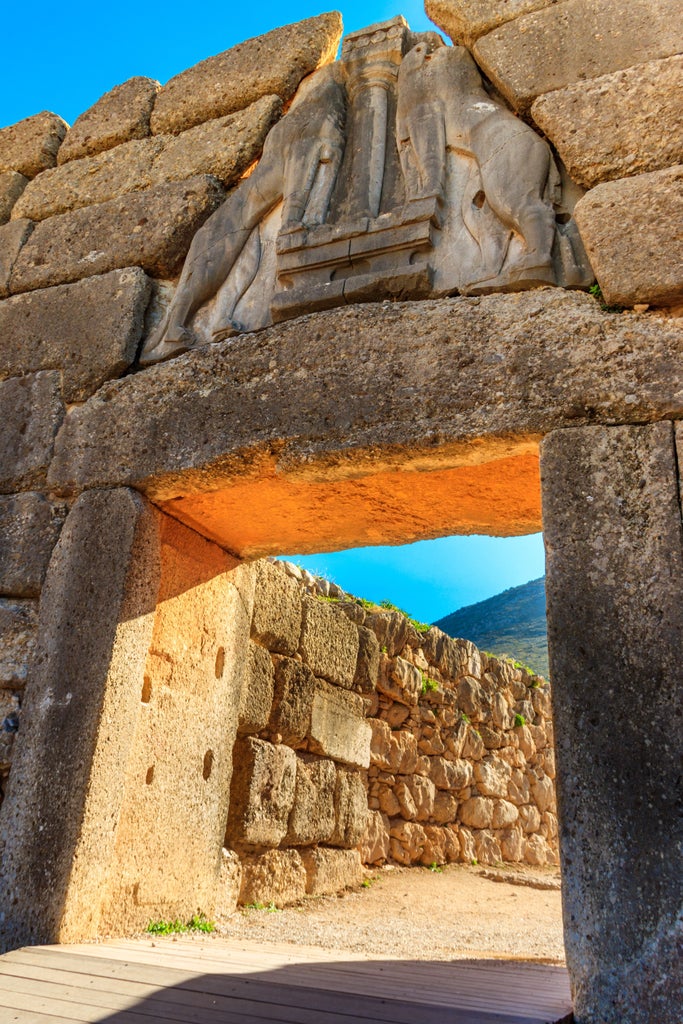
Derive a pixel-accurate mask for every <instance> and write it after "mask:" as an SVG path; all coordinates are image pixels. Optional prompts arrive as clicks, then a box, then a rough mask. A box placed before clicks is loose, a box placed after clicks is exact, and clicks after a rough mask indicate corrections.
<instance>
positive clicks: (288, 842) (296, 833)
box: [283, 757, 337, 846]
mask: <svg viewBox="0 0 683 1024" xmlns="http://www.w3.org/2000/svg"><path fill="white" fill-rule="evenodd" d="M336 783H337V772H336V769H335V767H334V764H333V762H332V761H323V760H317V759H316V760H315V761H308V762H306V761H304V760H303V759H302V758H301V757H297V758H296V787H295V791H294V803H293V805H292V811H291V814H290V816H289V824H288V827H287V834H286V836H285V839H284V843H283V845H284V846H310V845H311V844H312V843H326V842H327V841H328V840H329V839H330V837H331V835H332V832H333V831H334V826H335V813H334V791H335V786H336Z"/></svg>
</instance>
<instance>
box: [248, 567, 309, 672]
mask: <svg viewBox="0 0 683 1024" xmlns="http://www.w3.org/2000/svg"><path fill="white" fill-rule="evenodd" d="M301 614H302V612H301V589H300V588H299V586H297V584H296V582H295V581H294V580H293V579H291V578H290V577H289V576H288V575H287V573H286V572H285V571H284V569H283V568H282V567H281V566H279V565H277V564H273V563H271V562H268V561H266V560H265V559H261V560H260V561H258V562H257V563H256V593H255V596H254V617H253V619H252V623H251V635H252V637H253V638H254V639H255V640H258V642H259V643H261V644H263V646H264V647H267V648H268V650H270V651H274V652H275V653H277V654H288V655H291V654H296V653H297V651H298V650H299V638H300V636H301Z"/></svg>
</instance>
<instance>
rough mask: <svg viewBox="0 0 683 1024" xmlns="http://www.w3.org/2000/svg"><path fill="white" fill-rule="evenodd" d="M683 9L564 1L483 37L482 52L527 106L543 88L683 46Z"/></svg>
mask: <svg viewBox="0 0 683 1024" xmlns="http://www.w3.org/2000/svg"><path fill="white" fill-rule="evenodd" d="M682 14H683V4H682V2H681V0H564V2H563V3H558V4H552V5H551V6H549V7H546V8H545V9H543V10H539V11H536V12H534V13H532V14H526V15H524V16H523V17H521V18H517V20H515V21H510V22H508V23H507V24H506V25H502V26H501V27H500V28H497V29H495V30H494V31H493V32H490V33H489V34H488V35H486V36H483V37H482V38H481V39H479V40H478V41H477V43H476V44H475V46H474V55H475V57H476V59H477V63H478V64H479V65H480V66H481V67H482V68H483V70H484V71H485V72H486V74H487V75H488V77H489V78H490V79H491V81H492V82H493V83H494V85H495V86H496V87H497V88H498V89H500V91H501V93H502V94H503V96H505V98H506V99H507V100H509V102H510V103H511V104H512V105H513V107H515V109H517V110H520V111H526V110H528V108H529V106H530V105H531V103H532V102H533V100H535V99H536V97H537V96H540V95H542V94H543V93H546V92H552V91H553V90H554V89H564V88H565V87H566V86H568V85H572V84H573V83H575V82H581V81H584V80H587V79H591V78H598V77H599V76H600V75H606V74H609V73H610V72H612V71H619V70H620V69H622V68H630V67H632V66H633V65H634V64H642V63H644V62H645V61H650V60H658V59H659V58H661V57H671V56H672V55H673V54H675V53H678V52H680V49H681V45H682V42H683V40H682V39H681V24H682V19H681V15H682ZM558 55H561V59H559V57H558Z"/></svg>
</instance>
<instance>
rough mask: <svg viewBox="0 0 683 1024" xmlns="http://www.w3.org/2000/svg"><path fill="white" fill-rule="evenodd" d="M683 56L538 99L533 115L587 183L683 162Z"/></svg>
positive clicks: (589, 185) (568, 165)
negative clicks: (682, 100) (682, 96)
mask: <svg viewBox="0 0 683 1024" xmlns="http://www.w3.org/2000/svg"><path fill="white" fill-rule="evenodd" d="M682 93H683V56H680V55H678V56H675V57H668V58H667V59H666V60H654V61H648V62H647V63H645V64H637V65H636V66H635V67H632V68H627V69H626V70H623V71H616V72H613V73H612V74H610V75H601V76H600V77H599V78H595V79H593V80H592V81H589V82H584V81H581V82H577V83H575V84H574V85H570V86H568V87H567V88H566V89H558V90H556V91H555V92H551V93H548V94H546V95H545V96H539V98H538V99H537V100H536V101H535V102H534V104H533V105H532V107H531V116H532V117H533V119H534V121H535V122H536V124H538V125H539V126H540V127H541V128H542V130H543V131H544V132H545V134H546V135H547V136H548V138H549V139H551V140H552V142H553V143H554V145H555V146H556V148H557V150H558V152H559V154H560V156H561V157H562V160H563V162H564V164H565V166H566V168H567V170H568V171H569V173H570V175H571V176H572V178H573V179H574V181H577V182H578V183H579V184H580V185H583V186H584V187H585V188H593V186H594V185H598V184H600V182H603V181H610V180H611V179H612V178H623V177H627V176H628V177H631V176H632V175H634V174H642V173H643V172H645V171H656V170H659V169H660V168H662V167H670V166H671V165H672V164H680V163H683V111H682V110H681V102H680V98H681V94H682Z"/></svg>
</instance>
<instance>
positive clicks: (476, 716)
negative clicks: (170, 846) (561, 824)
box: [225, 561, 557, 906]
mask: <svg viewBox="0 0 683 1024" xmlns="http://www.w3.org/2000/svg"><path fill="white" fill-rule="evenodd" d="M257 566H258V569H257V587H256V599H255V605H254V616H253V620H252V626H251V641H250V668H249V676H248V679H247V681H246V684H245V687H244V691H243V699H242V709H241V714H240V728H239V732H240V736H239V738H238V741H237V745H236V748H235V753H234V758H233V760H234V776H233V784H232V792H231V800H230V816H229V822H228V828H227V833H226V852H225V866H226V872H227V876H228V877H229V879H230V883H229V888H230V889H231V892H232V893H233V898H234V900H238V901H239V902H241V903H242V904H247V905H253V904H259V905H260V904H263V905H269V904H271V903H272V904H273V905H276V906H277V905H284V904H286V903H289V902H293V901H295V900H298V899H300V898H302V897H303V896H304V895H306V894H309V895H322V894H324V893H329V892H335V891H339V890H341V889H343V888H344V887H346V886H353V885H358V884H359V883H360V881H361V879H362V865H363V864H365V865H379V864H383V863H394V864H401V865H412V864H421V865H427V866H432V865H434V866H438V865H440V864H445V863H451V862H464V863H480V864H496V863H499V862H504V861H505V862H513V863H515V862H525V863H527V864H533V865H545V864H557V819H556V816H555V790H554V783H553V779H554V777H555V768H554V756H553V751H552V738H553V736H552V728H553V727H552V720H551V708H550V686H549V684H548V683H547V682H546V681H545V680H543V679H542V678H541V677H539V676H537V675H534V674H533V673H531V672H530V671H527V670H526V669H524V668H522V667H517V666H516V665H515V664H513V663H512V662H510V661H506V660H503V659H499V658H495V657H493V656H490V655H487V654H485V653H483V652H481V651H479V650H478V649H477V648H476V647H475V646H474V644H472V643H470V642H468V641H466V640H454V639H452V638H451V637H449V636H447V635H446V634H445V633H443V632H442V631H441V630H439V629H438V628H436V627H431V628H430V627H429V626H427V625H425V624H422V623H418V622H416V621H415V620H413V619H410V618H409V617H408V616H407V615H405V614H404V613H403V612H401V611H400V610H399V609H396V608H394V607H381V606H378V605H374V604H372V603H371V602H368V601H364V600H363V599H358V598H354V597H351V596H350V595H347V594H345V593H344V592H343V591H342V590H341V589H340V588H339V587H337V586H336V585H335V584H333V583H329V582H328V581H326V580H321V579H316V578H314V577H313V576H311V575H310V574H309V573H307V572H305V571H303V570H301V569H299V568H298V567H297V566H295V565H292V564H291V563H282V562H269V561H262V562H260V563H257Z"/></svg>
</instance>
